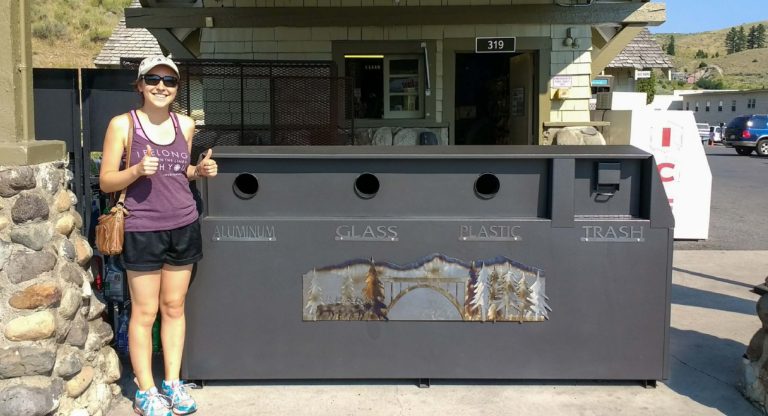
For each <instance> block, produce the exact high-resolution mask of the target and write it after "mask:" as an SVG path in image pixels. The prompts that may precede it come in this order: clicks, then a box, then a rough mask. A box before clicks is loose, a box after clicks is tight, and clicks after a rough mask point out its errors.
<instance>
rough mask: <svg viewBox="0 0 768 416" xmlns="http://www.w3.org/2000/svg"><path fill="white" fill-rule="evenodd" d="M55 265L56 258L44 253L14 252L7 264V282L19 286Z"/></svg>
mask: <svg viewBox="0 0 768 416" xmlns="http://www.w3.org/2000/svg"><path fill="white" fill-rule="evenodd" d="M55 265H56V256H55V255H53V254H52V253H48V252H46V251H36V252H32V253H29V252H23V251H16V252H14V253H13V254H12V255H11V259H10V261H9V262H8V266H7V271H8V280H10V281H11V282H12V283H16V284H19V283H21V282H25V281H27V280H30V279H34V278H35V277H38V276H40V275H41V274H43V273H45V272H49V271H51V270H53V266H55Z"/></svg>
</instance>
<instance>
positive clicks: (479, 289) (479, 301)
mask: <svg viewBox="0 0 768 416" xmlns="http://www.w3.org/2000/svg"><path fill="white" fill-rule="evenodd" d="M487 297H488V269H486V268H485V265H483V267H482V268H481V269H480V273H478V275H477V282H476V283H475V296H474V298H472V305H473V306H474V307H475V308H476V313H477V315H479V318H480V319H481V320H483V321H485V317H486V313H487V310H488V309H487V308H488V299H486V298H487Z"/></svg>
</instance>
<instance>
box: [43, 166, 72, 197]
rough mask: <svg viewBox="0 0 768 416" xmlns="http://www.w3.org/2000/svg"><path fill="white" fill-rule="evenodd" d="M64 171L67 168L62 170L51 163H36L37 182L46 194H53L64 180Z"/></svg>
mask: <svg viewBox="0 0 768 416" xmlns="http://www.w3.org/2000/svg"><path fill="white" fill-rule="evenodd" d="M65 172H68V170H64V171H62V170H60V169H57V168H56V166H54V165H52V164H43V165H38V166H37V182H38V184H40V188H42V189H43V190H45V191H46V193H47V194H48V195H55V194H56V192H57V191H58V190H59V188H60V187H61V185H62V183H63V182H64V175H66V173H65Z"/></svg>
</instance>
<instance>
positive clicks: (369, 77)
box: [345, 55, 424, 119]
mask: <svg viewBox="0 0 768 416" xmlns="http://www.w3.org/2000/svg"><path fill="white" fill-rule="evenodd" d="M345 65H346V73H347V76H350V77H352V78H353V79H354V83H355V86H354V97H355V118H367V119H382V118H385V119H387V118H392V119H394V118H423V117H424V83H423V79H424V58H423V57H422V56H419V55H368V56H365V55H351V56H345Z"/></svg>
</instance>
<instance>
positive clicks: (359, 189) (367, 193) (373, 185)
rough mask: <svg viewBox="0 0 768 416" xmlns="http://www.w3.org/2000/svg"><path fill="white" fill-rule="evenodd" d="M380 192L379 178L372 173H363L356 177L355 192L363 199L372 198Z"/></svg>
mask: <svg viewBox="0 0 768 416" xmlns="http://www.w3.org/2000/svg"><path fill="white" fill-rule="evenodd" d="M377 192H379V178H377V177H376V175H374V174H372V173H363V174H362V175H360V176H358V177H357V179H355V193H356V194H357V196H359V197H360V198H363V199H370V198H373V197H374V196H376V193H377Z"/></svg>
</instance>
